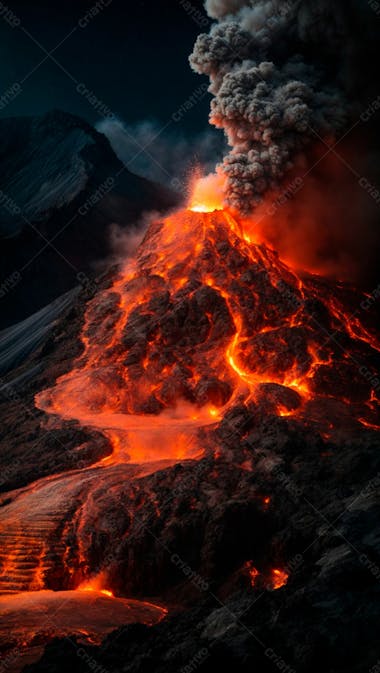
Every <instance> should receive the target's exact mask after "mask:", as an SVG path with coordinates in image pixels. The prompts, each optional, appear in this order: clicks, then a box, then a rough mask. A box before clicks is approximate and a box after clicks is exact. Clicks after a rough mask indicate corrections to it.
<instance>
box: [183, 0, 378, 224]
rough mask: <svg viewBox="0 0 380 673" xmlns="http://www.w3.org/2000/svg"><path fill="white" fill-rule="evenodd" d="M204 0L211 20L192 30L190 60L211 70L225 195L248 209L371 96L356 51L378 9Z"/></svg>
mask: <svg viewBox="0 0 380 673" xmlns="http://www.w3.org/2000/svg"><path fill="white" fill-rule="evenodd" d="M205 7H206V10H207V12H208V14H209V16H210V17H211V18H213V19H216V23H214V24H213V25H212V27H211V30H210V32H209V34H201V35H200V36H199V37H198V39H197V42H196V44H195V47H194V50H193V53H192V55H191V56H190V63H191V66H192V68H193V69H194V70H195V71H196V72H198V73H200V74H204V75H207V76H208V77H209V78H210V92H211V93H212V94H213V95H214V98H213V100H212V102H211V113H210V121H211V123H212V124H213V125H214V126H216V127H217V128H220V129H223V130H224V132H225V135H226V137H227V141H228V145H229V147H230V151H229V152H228V154H226V156H225V157H224V160H223V163H222V164H221V166H220V167H219V170H221V171H222V172H223V173H224V174H225V176H226V201H227V203H228V204H229V205H230V206H232V207H235V208H237V209H238V210H239V211H240V212H243V213H249V212H252V211H253V210H254V209H255V208H256V207H257V205H258V204H259V203H260V202H261V201H262V200H263V196H264V195H265V194H266V193H267V192H268V191H272V190H276V189H278V188H279V186H281V184H282V182H283V180H284V178H285V176H286V175H287V174H288V173H289V171H291V169H292V168H294V166H295V162H296V161H297V158H299V157H300V156H301V155H303V154H305V151H307V148H308V146H310V144H312V143H315V142H321V140H322V141H325V142H332V141H333V140H334V139H335V138H337V137H339V136H340V135H342V134H343V133H344V132H345V130H346V129H348V128H349V127H350V123H352V120H354V121H355V119H356V118H357V116H358V115H359V114H360V111H361V109H362V108H361V105H360V102H361V100H362V101H366V100H368V97H370V88H371V87H370V86H369V85H368V82H370V80H371V73H370V71H371V64H370V61H369V62H368V59H366V55H368V54H366V53H365V52H366V51H367V50H368V49H369V46H370V45H371V44H372V45H373V42H374V39H373V38H374V35H373V33H374V30H375V29H373V28H372V26H373V23H374V22H376V19H377V17H376V16H373V11H372V10H371V8H370V6H369V4H368V3H366V2H365V1H364V0H363V1H359V0H346V1H345V2H343V0H338V1H336V2H330V1H328V0H314V1H311V0H310V1H309V0H288V1H285V2H282V1H279V0H206V3H205ZM363 30H365V35H366V39H365V45H363V39H362V37H363V35H364V33H363V32H362V31H363ZM359 41H360V42H361V45H359ZM374 53H375V52H374ZM360 99H361V100H360Z"/></svg>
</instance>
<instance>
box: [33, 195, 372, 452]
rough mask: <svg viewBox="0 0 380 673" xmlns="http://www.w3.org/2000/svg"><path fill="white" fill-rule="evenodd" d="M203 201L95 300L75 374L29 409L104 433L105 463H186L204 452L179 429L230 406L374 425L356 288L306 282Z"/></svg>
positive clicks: (148, 240)
mask: <svg viewBox="0 0 380 673" xmlns="http://www.w3.org/2000/svg"><path fill="white" fill-rule="evenodd" d="M203 198H204V201H203V203H201V202H200V201H199V196H198V195H197V196H196V198H195V199H194V200H193V201H192V202H191V203H190V205H189V208H188V209H187V210H183V211H179V212H176V213H174V214H172V215H170V216H169V217H167V218H166V219H164V220H163V221H161V222H155V223H153V224H152V225H151V227H150V228H149V230H148V232H147V234H146V236H145V239H144V241H143V242H142V244H141V246H140V248H139V251H138V254H137V257H136V260H135V261H134V262H133V263H130V264H128V265H127V266H126V267H125V268H124V269H122V271H121V273H120V274H119V276H118V277H117V279H116V280H115V281H114V282H113V284H112V285H111V287H110V288H108V289H107V290H105V291H104V292H103V293H102V294H101V295H100V296H96V297H95V299H94V300H92V302H90V304H89V306H88V310H87V313H86V320H85V325H84V328H83V333H82V341H83V345H84V352H83V355H82V356H81V357H80V359H79V360H78V361H77V363H76V365H75V367H74V369H73V371H70V372H69V373H68V374H67V375H65V376H63V377H62V378H61V379H60V380H59V381H58V382H57V384H56V385H55V386H54V388H52V389H50V390H47V391H44V392H42V393H41V394H39V395H38V396H37V405H38V406H39V407H40V408H41V409H43V410H45V411H47V412H49V413H53V414H56V415H59V416H61V417H63V418H65V419H76V420H78V421H80V422H81V423H82V424H83V425H86V426H92V427H94V428H97V429H102V430H104V432H105V433H106V434H107V435H108V436H109V437H111V438H112V441H113V446H114V453H113V456H112V458H110V460H119V459H120V460H125V459H127V458H128V457H129V459H130V460H132V461H133V462H141V461H145V460H152V459H155V460H157V459H163V458H174V459H179V458H184V457H190V456H191V457H193V456H194V455H195V454H194V452H196V451H197V450H198V451H200V452H201V451H202V450H203V448H204V447H202V446H201V445H199V443H196V444H194V442H191V441H190V440H188V441H185V442H184V437H185V435H189V434H191V433H193V431H194V429H195V428H196V427H200V426H204V425H209V424H211V423H216V422H218V421H219V420H221V419H222V418H223V416H225V414H226V413H228V410H229V409H230V408H231V407H233V406H234V405H235V404H237V402H240V403H241V402H244V403H245V404H248V405H251V407H252V408H253V409H256V410H257V411H259V412H261V413H269V414H275V415H280V416H294V417H296V418H299V419H300V420H301V419H302V420H303V421H304V422H306V423H316V424H317V426H318V427H319V428H320V430H321V432H323V433H324V434H329V433H331V434H333V433H334V432H335V431H337V430H338V429H341V428H342V427H343V428H344V427H345V428H346V429H347V428H348V427H352V426H353V425H355V424H360V423H363V424H367V425H371V423H374V422H375V421H374V419H375V418H376V411H377V402H378V400H377V399H376V397H375V395H374V394H373V392H372V390H371V384H370V381H369V380H368V377H367V379H366V378H365V377H364V376H363V374H362V372H361V371H360V368H361V367H362V368H364V367H365V368H366V370H367V371H370V368H371V366H372V365H371V363H372V361H373V358H374V355H376V353H377V352H378V351H379V344H378V342H377V341H376V339H375V337H374V336H372V335H371V333H370V332H369V331H368V330H366V329H365V328H364V327H363V326H362V325H361V323H360V321H359V320H358V318H357V316H356V312H355V310H354V308H352V307H353V304H352V305H351V308H350V306H349V302H350V300H351V302H352V293H350V291H349V290H347V289H345V288H344V287H342V286H341V285H336V284H331V283H330V284H329V283H328V282H326V281H325V280H323V279H322V278H319V277H317V276H312V275H309V274H307V273H304V274H303V275H302V278H301V276H300V275H299V274H298V273H296V272H295V270H293V269H291V268H289V267H288V266H286V265H285V264H284V263H282V262H281V260H280V259H279V257H278V255H277V254H276V252H275V251H273V250H270V249H269V248H267V247H266V246H265V245H263V244H259V243H257V242H255V239H254V221H253V222H249V221H248V220H243V219H240V218H238V217H237V216H236V215H233V214H232V213H231V212H229V211H228V210H226V209H223V207H222V204H221V203H219V204H218V205H219V207H218V208H216V201H217V199H216V197H215V196H214V194H213V193H211V194H210V195H209V198H207V195H205V194H204V195H203ZM160 432H161V433H162V441H159V440H158V437H159V434H160ZM139 436H140V439H138V437H139ZM153 436H154V437H155V439H154V440H153V441H152V437H153ZM149 438H150V439H149Z"/></svg>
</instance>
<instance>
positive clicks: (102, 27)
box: [0, 0, 209, 134]
mask: <svg viewBox="0 0 380 673" xmlns="http://www.w3.org/2000/svg"><path fill="white" fill-rule="evenodd" d="M108 3H109V4H108ZM107 4H108V6H105V5H107ZM187 4H188V3H187V0H171V1H169V0H167V1H162V2H161V1H160V0H149V1H144V0H137V1H134V2H132V1H131V0H112V1H111V2H110V0H97V2H96V1H95V2H94V0H75V1H72V0H60V1H59V2H57V1H55V2H54V1H52V0H33V1H31V0H9V1H8V2H7V3H6V5H7V7H9V9H11V10H12V11H13V12H14V14H15V15H16V16H17V17H18V19H19V20H20V25H19V26H16V27H13V28H12V27H11V26H10V25H9V22H8V20H7V17H6V16H5V15H4V10H2V15H1V16H0V59H1V72H2V76H1V84H0V98H1V97H2V96H4V95H9V94H8V92H9V90H10V89H12V88H13V87H14V84H15V83H21V86H22V91H21V93H19V94H18V95H17V96H16V97H15V98H14V100H13V101H12V102H9V103H8V104H7V105H6V106H5V107H3V109H2V110H0V116H1V117H9V116H14V115H25V114H41V113H44V112H46V111H48V110H51V109H53V108H62V109H64V110H67V111H69V112H73V113H76V114H79V115H81V116H82V117H84V118H86V119H87V120H88V121H90V122H92V123H96V122H97V121H99V120H100V119H101V117H99V115H98V114H97V113H96V112H95V111H94V110H93V108H92V107H91V105H90V104H89V103H88V102H87V101H86V100H85V99H84V98H83V97H82V96H80V95H79V94H78V93H77V92H76V84H75V83H74V82H73V81H72V80H71V79H70V76H69V75H68V74H67V73H65V72H64V70H63V69H66V70H67V72H68V73H70V74H71V75H72V76H73V77H74V78H75V80H77V81H80V82H83V83H84V84H85V85H86V86H87V88H88V89H90V90H92V91H93V92H94V94H95V95H96V97H97V98H98V99H99V100H101V101H103V102H104V104H105V105H106V106H107V107H108V108H110V109H111V110H112V112H113V113H114V114H115V115H117V116H118V117H120V118H121V119H123V121H126V122H127V123H132V124H133V123H135V122H137V121H140V120H142V119H150V118H152V119H155V120H157V121H158V123H159V124H165V122H166V121H167V120H168V119H169V118H170V117H171V115H172V114H173V112H175V111H176V110H177V109H178V108H179V107H180V106H181V105H182V104H183V103H184V102H185V101H186V100H187V99H188V98H189V96H191V95H192V93H193V92H194V90H196V89H197V87H199V86H200V85H201V84H202V83H203V82H204V81H206V80H205V79H203V78H201V77H199V76H198V75H195V74H194V73H192V72H191V70H190V67H189V65H188V55H189V53H190V52H191V49H192V45H193V43H194V41H195V39H196V36H197V35H198V34H199V32H202V30H206V31H207V22H206V15H205V13H204V10H203V3H202V2H201V0H191V5H192V7H193V8H194V11H195V10H196V9H197V10H198V11H199V15H198V14H197V15H196V16H195V17H193V16H191V15H190V14H189V12H188V11H186V9H185V7H186V5H187ZM4 5H5V3H4ZM96 5H98V7H101V6H102V5H104V8H103V9H102V10H101V11H100V13H99V14H98V15H97V16H95V17H93V18H92V19H91V20H89V23H88V25H87V26H86V27H82V28H81V27H79V25H78V21H79V20H80V19H83V18H84V17H85V16H86V14H87V13H88V12H89V11H91V8H94V7H95V6H96ZM202 17H203V22H202ZM75 27H76V30H75V31H74V32H73V34H71V35H70V36H68V35H69V33H70V31H72V30H73V29H74V28H75ZM25 31H27V32H28V33H30V36H32V37H30V36H28V35H27V33H26V32H25ZM32 38H33V39H34V40H37V41H38V42H40V43H41V45H42V46H43V48H45V49H46V50H47V51H50V50H51V49H54V47H56V45H57V44H58V43H60V42H61V41H63V40H64V42H63V44H62V45H61V46H60V47H59V48H58V49H57V50H56V51H55V52H54V54H53V56H54V58H55V59H56V60H57V61H58V62H59V65H58V64H56V63H54V62H53V61H52V60H51V58H47V59H46V60H45V62H44V63H42V64H40V62H41V61H42V60H43V59H44V58H45V57H46V55H45V53H44V51H43V50H42V49H41V48H40V47H39V46H38V45H37V44H36V43H35V42H34V41H33V39H32ZM60 66H61V67H60ZM33 70H34V72H33ZM22 80H23V81H22ZM208 110H209V97H208V95H206V96H204V97H203V99H202V100H201V101H200V102H199V103H198V104H197V105H195V106H194V108H193V109H192V110H191V111H190V112H189V113H187V114H186V115H185V117H184V118H183V119H182V120H181V126H182V130H183V132H189V133H190V134H191V133H194V132H195V133H197V132H199V131H202V130H203V129H205V128H206V127H207V126H208V122H207V117H208Z"/></svg>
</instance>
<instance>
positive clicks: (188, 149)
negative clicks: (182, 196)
mask: <svg viewBox="0 0 380 673" xmlns="http://www.w3.org/2000/svg"><path fill="white" fill-rule="evenodd" d="M97 130H98V131H100V133H104V135H106V136H107V138H108V140H109V141H110V143H111V146H112V148H113V150H114V152H115V154H116V155H117V156H118V157H119V159H120V160H121V161H122V162H123V163H124V164H125V165H126V166H127V168H128V169H129V170H131V171H132V172H133V173H136V174H137V175H141V176H143V177H146V178H149V179H151V180H154V181H156V182H160V183H162V184H166V185H167V186H169V187H172V188H173V189H177V188H183V184H185V183H186V182H187V178H188V174H189V173H190V172H191V170H192V169H193V168H194V166H195V165H197V166H201V167H202V170H203V171H204V172H206V173H207V172H209V171H211V170H212V169H213V168H214V166H215V163H216V162H217V161H219V160H220V158H221V157H222V156H223V151H224V149H225V146H224V143H223V139H221V138H220V135H219V134H218V133H216V132H214V131H213V130H212V129H210V130H207V131H205V132H203V133H200V134H197V135H194V136H193V137H185V136H184V135H183V133H182V132H181V131H180V130H176V129H175V130H173V129H172V128H171V127H168V129H165V130H163V129H162V125H161V126H160V125H159V124H158V123H157V122H154V121H149V120H148V121H143V122H140V123H138V124H129V125H128V124H124V123H123V122H121V121H119V120H108V119H107V120H104V121H102V122H100V123H99V124H98V125H97Z"/></svg>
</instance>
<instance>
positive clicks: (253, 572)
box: [245, 561, 260, 587]
mask: <svg viewBox="0 0 380 673" xmlns="http://www.w3.org/2000/svg"><path fill="white" fill-rule="evenodd" d="M245 568H246V570H248V574H249V579H250V582H251V586H252V587H255V586H256V584H257V579H258V577H259V576H260V573H259V571H258V570H257V568H255V566H254V565H253V562H252V561H247V563H246V564H245Z"/></svg>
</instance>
